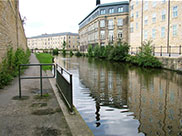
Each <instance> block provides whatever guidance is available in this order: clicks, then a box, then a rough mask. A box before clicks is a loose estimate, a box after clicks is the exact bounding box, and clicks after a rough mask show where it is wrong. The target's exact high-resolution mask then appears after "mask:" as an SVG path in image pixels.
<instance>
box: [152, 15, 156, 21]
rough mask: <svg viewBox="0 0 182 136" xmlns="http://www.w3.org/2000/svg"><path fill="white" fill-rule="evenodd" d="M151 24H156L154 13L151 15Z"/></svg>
mask: <svg viewBox="0 0 182 136" xmlns="http://www.w3.org/2000/svg"><path fill="white" fill-rule="evenodd" d="M152 23H156V13H154V14H153V15H152Z"/></svg>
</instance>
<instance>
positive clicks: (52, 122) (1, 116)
mask: <svg viewBox="0 0 182 136" xmlns="http://www.w3.org/2000/svg"><path fill="white" fill-rule="evenodd" d="M30 63H39V62H38V60H37V59H36V57H35V55H34V54H32V55H31V57H30ZM39 70H40V68H39V67H29V68H28V69H26V70H25V73H24V74H23V75H22V76H39V75H40V71H39ZM43 75H46V73H45V72H43ZM21 83H22V96H23V97H22V99H21V100H20V99H19V98H18V91H19V80H18V78H15V79H14V80H13V81H12V83H11V84H10V85H8V86H7V87H5V88H4V89H0V136H72V133H71V131H70V128H69V126H68V124H67V122H66V120H65V116H64V115H63V112H62V109H61V108H60V106H59V104H58V102H57V99H56V97H55V94H54V93H53V89H52V87H51V84H50V81H49V79H43V94H44V95H43V96H44V97H43V98H41V97H40V91H39V90H40V80H39V79H34V80H32V79H31V80H30V79H23V80H22V81H21Z"/></svg>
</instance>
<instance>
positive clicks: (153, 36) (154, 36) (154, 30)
mask: <svg viewBox="0 0 182 136" xmlns="http://www.w3.org/2000/svg"><path fill="white" fill-rule="evenodd" d="M152 38H153V39H155V38H156V29H152Z"/></svg>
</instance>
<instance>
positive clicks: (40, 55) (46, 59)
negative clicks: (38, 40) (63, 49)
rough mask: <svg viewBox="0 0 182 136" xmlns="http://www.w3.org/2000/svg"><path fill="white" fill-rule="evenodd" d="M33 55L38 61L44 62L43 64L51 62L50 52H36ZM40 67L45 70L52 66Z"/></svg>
mask: <svg viewBox="0 0 182 136" xmlns="http://www.w3.org/2000/svg"><path fill="white" fill-rule="evenodd" d="M35 55H36V57H37V59H38V60H39V62H40V63H45V64H51V63H52V58H53V56H52V55H51V54H48V53H36V54H35ZM42 69H43V70H44V71H46V70H51V69H52V67H51V66H43V67H42Z"/></svg>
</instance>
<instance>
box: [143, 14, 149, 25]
mask: <svg viewBox="0 0 182 136" xmlns="http://www.w3.org/2000/svg"><path fill="white" fill-rule="evenodd" d="M147 24H148V16H145V19H144V25H147Z"/></svg>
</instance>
